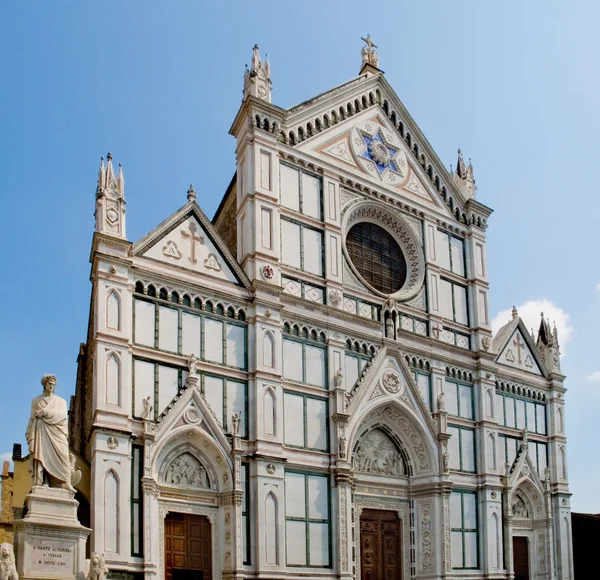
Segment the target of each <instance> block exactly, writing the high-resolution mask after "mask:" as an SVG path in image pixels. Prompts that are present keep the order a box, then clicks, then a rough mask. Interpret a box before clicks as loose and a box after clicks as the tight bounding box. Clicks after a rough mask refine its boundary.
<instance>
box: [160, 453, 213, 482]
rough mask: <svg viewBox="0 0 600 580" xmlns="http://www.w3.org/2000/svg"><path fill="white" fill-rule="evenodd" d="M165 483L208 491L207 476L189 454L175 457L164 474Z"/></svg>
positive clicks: (199, 464) (204, 470) (202, 467)
mask: <svg viewBox="0 0 600 580" xmlns="http://www.w3.org/2000/svg"><path fill="white" fill-rule="evenodd" d="M164 482H165V483H167V484H171V485H181V486H187V487H196V488H200V489H210V482H209V479H208V474H207V473H206V469H205V468H204V466H203V465H202V464H201V463H200V462H199V461H198V460H197V459H196V458H195V457H194V456H193V455H192V454H191V453H187V452H186V453H182V454H181V455H179V456H177V457H176V458H175V459H173V461H172V462H171V464H170V465H169V467H167V470H166V472H165V481H164Z"/></svg>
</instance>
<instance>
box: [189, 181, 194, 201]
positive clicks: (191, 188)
mask: <svg viewBox="0 0 600 580" xmlns="http://www.w3.org/2000/svg"><path fill="white" fill-rule="evenodd" d="M187 199H188V201H196V190H195V189H194V185H193V184H190V188H189V189H188V190H187Z"/></svg>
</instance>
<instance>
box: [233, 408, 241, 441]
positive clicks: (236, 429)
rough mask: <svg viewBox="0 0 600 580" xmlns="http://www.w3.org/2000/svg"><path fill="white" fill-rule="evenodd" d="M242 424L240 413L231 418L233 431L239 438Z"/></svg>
mask: <svg viewBox="0 0 600 580" xmlns="http://www.w3.org/2000/svg"><path fill="white" fill-rule="evenodd" d="M241 422H242V417H241V416H240V414H239V413H234V414H233V415H232V416H231V430H232V434H233V435H234V436H236V437H237V436H238V435H239V434H240V423H241Z"/></svg>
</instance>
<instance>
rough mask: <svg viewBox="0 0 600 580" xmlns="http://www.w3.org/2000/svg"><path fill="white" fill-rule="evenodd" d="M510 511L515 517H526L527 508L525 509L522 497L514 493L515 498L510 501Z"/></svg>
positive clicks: (527, 515) (527, 514) (527, 513)
mask: <svg viewBox="0 0 600 580" xmlns="http://www.w3.org/2000/svg"><path fill="white" fill-rule="evenodd" d="M511 507H512V512H513V516H514V517H515V518H528V517H529V510H528V509H527V505H526V504H525V502H524V501H523V498H522V497H520V496H518V495H515V500H514V501H513V503H512V506H511Z"/></svg>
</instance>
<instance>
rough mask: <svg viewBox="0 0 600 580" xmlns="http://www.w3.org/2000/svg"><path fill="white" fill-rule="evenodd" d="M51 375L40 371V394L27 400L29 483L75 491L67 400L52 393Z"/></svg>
mask: <svg viewBox="0 0 600 580" xmlns="http://www.w3.org/2000/svg"><path fill="white" fill-rule="evenodd" d="M56 382H57V381H56V377H55V376H54V375H44V376H43V377H42V380H41V383H42V385H43V387H44V392H43V394H41V395H39V396H38V397H35V398H34V399H33V401H32V402H31V416H30V418H29V423H28V425H27V431H26V432H25V438H26V439H27V443H28V445H29V452H30V454H31V460H32V479H33V482H32V483H33V485H34V486H35V485H43V484H45V483H46V484H48V485H50V486H54V487H63V488H65V489H68V490H69V491H72V492H73V493H74V492H75V489H74V488H73V486H72V485H71V476H72V467H71V457H70V454H69V441H68V437H69V431H68V428H67V402H66V401H65V400H64V399H63V398H61V397H58V396H57V395H55V394H54V389H55V387H56Z"/></svg>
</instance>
